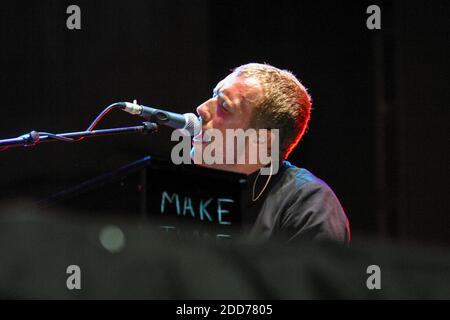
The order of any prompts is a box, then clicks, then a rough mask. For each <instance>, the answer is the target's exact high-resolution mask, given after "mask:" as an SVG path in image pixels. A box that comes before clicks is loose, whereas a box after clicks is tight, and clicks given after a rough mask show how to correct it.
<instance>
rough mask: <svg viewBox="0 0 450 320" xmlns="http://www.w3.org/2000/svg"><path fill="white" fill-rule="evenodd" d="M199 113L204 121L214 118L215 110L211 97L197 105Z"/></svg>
mask: <svg viewBox="0 0 450 320" xmlns="http://www.w3.org/2000/svg"><path fill="white" fill-rule="evenodd" d="M197 114H198V115H199V116H200V117H201V118H202V122H203V123H206V122H208V121H211V120H212V115H213V111H212V101H211V99H210V100H208V101H206V102H204V103H203V104H201V105H200V106H198V107H197Z"/></svg>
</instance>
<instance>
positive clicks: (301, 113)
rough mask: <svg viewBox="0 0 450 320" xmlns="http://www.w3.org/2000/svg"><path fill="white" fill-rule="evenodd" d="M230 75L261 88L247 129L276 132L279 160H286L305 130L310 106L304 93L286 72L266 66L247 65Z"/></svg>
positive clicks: (309, 98)
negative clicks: (278, 135)
mask: <svg viewBox="0 0 450 320" xmlns="http://www.w3.org/2000/svg"><path fill="white" fill-rule="evenodd" d="M233 72H234V73H236V74H237V75H238V76H243V77H245V78H253V79H256V80H257V81H258V82H259V84H260V85H261V87H262V89H263V97H262V98H261V99H260V100H259V101H257V103H256V104H257V105H256V106H255V108H254V110H253V114H252V119H251V122H250V123H251V126H252V127H254V128H255V129H262V128H265V129H279V130H280V131H279V133H280V151H281V156H282V158H283V159H286V158H287V157H288V156H289V154H290V153H291V151H292V150H293V149H294V148H295V147H296V146H297V144H298V143H299V142H300V140H301V139H302V137H303V134H304V133H305V131H306V128H307V126H308V122H309V118H310V114H311V104H312V103H311V97H310V95H309V94H308V91H307V89H306V88H305V87H304V86H303V85H302V84H301V83H300V81H299V80H298V79H297V78H296V77H295V76H294V75H293V74H292V73H291V72H290V71H287V70H280V69H278V68H275V67H273V66H271V65H268V64H259V63H249V64H245V65H242V66H240V67H238V68H236V69H234V70H233Z"/></svg>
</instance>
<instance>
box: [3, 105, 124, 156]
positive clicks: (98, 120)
mask: <svg viewBox="0 0 450 320" xmlns="http://www.w3.org/2000/svg"><path fill="white" fill-rule="evenodd" d="M114 108H121V109H122V108H123V104H121V103H113V104H111V105H109V106H107V107H106V108H105V109H103V111H102V112H100V114H99V115H98V116H97V117H96V118H95V119H94V121H92V123H91V124H90V125H89V127H88V128H87V129H86V131H92V130H94V128H95V127H96V126H97V124H98V123H99V122H100V120H102V118H103V117H104V116H105V115H106V114H107V113H108V112H110V111H111V110H112V109H114ZM37 133H38V134H39V138H40V137H41V136H48V137H50V138H53V139H56V140H59V141H64V142H76V141H81V140H83V139H84V137H80V138H78V139H73V138H67V137H62V136H60V135H57V134H54V133H50V132H39V131H38V132H37ZM24 136H29V134H27V135H23V136H20V137H24ZM39 138H38V139H36V141H35V143H38V142H39ZM9 148H10V147H9V146H6V147H0V152H2V151H5V150H7V149H9Z"/></svg>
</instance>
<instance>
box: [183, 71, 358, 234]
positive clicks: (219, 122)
mask: <svg viewBox="0 0 450 320" xmlns="http://www.w3.org/2000/svg"><path fill="white" fill-rule="evenodd" d="M310 112H311V98H310V96H309V94H308V93H307V91H306V89H305V87H304V86H303V85H302V84H301V83H300V82H299V80H297V78H296V77H295V76H294V75H293V74H292V73H290V72H289V71H286V70H280V69H278V68H275V67H273V66H270V65H267V64H257V63H250V64H246V65H242V66H240V67H238V68H236V69H235V70H234V71H233V72H232V73H231V74H230V75H228V76H227V77H226V78H225V79H223V80H222V81H220V82H219V83H218V84H217V86H216V87H215V89H214V93H213V97H212V98H210V99H209V100H207V101H205V102H204V103H203V104H202V105H200V106H199V107H198V108H197V113H198V114H199V116H200V117H201V120H202V132H201V133H200V134H198V135H197V136H195V137H194V138H193V140H192V144H193V148H192V152H191V156H192V157H193V160H194V163H197V164H200V165H204V166H208V167H212V168H217V169H221V170H228V171H234V172H239V173H244V174H246V175H248V181H249V188H248V199H247V205H246V207H247V211H246V215H249V216H250V217H253V218H252V220H251V221H253V223H252V226H251V229H250V235H251V236H252V237H254V238H257V239H267V238H271V237H276V238H282V239H284V240H287V241H289V242H291V241H296V240H304V239H309V240H333V241H338V242H343V243H347V242H349V240H350V229H349V224H348V220H347V217H346V215H345V213H344V210H343V209H342V207H341V205H340V203H339V200H338V199H337V198H336V195H335V194H334V193H333V191H332V190H331V188H330V187H329V186H328V185H327V184H326V183H325V182H323V181H322V180H320V179H318V178H317V177H315V176H314V175H313V174H312V173H311V172H309V171H308V170H306V169H303V168H298V167H296V166H294V165H292V164H290V163H289V162H288V161H286V158H287V157H288V156H289V154H290V152H291V151H292V150H293V149H294V148H295V147H296V146H297V144H298V143H299V142H300V140H301V138H302V136H303V134H304V133H305V130H306V128H307V125H308V121H309V118H310ZM250 129H251V130H253V131H256V132H259V133H260V132H263V134H262V135H261V134H259V135H258V139H246V140H245V146H244V147H243V148H242V150H243V154H244V156H243V159H244V161H238V159H237V157H238V154H239V152H235V153H233V156H231V157H230V156H229V155H230V150H231V151H236V150H235V149H236V148H237V149H238V148H239V146H237V145H236V141H235V139H233V141H230V139H229V138H228V140H227V132H228V131H230V130H234V131H236V130H238V131H240V132H242V131H245V130H250ZM208 132H213V133H214V132H216V133H217V132H218V133H222V135H221V136H222V137H223V139H224V141H223V144H221V145H223V146H226V147H224V148H223V152H222V153H221V155H220V157H223V159H224V161H216V162H213V163H212V162H211V161H204V160H205V159H204V158H205V154H204V153H205V150H207V148H208V145H210V144H211V143H214V141H215V140H217V139H211V138H210V137H209V138H208ZM274 132H276V135H274V134H273V133H274ZM210 136H214V137H217V135H214V134H212V135H210ZM275 140H276V142H277V143H274V142H275ZM216 142H217V141H216ZM267 143H268V144H269V152H270V155H271V156H270V161H269V163H264V162H263V161H261V158H259V157H258V158H257V161H250V158H251V156H250V154H251V153H252V152H253V154H256V153H257V152H256V151H255V150H256V149H257V148H258V146H261V144H266V145H267ZM230 146H231V148H230ZM215 152H218V151H217V150H215ZM227 153H228V157H227ZM215 156H216V157H215V158H216V159H217V154H216V155H215ZM230 159H231V160H232V161H230ZM226 160H227V161H226ZM263 170H265V171H264V173H263Z"/></svg>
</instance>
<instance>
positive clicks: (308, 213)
mask: <svg viewBox="0 0 450 320" xmlns="http://www.w3.org/2000/svg"><path fill="white" fill-rule="evenodd" d="M292 197H293V202H292V205H290V206H289V208H288V209H287V210H286V212H285V214H284V215H283V217H282V219H281V230H280V231H281V233H282V234H283V237H287V240H288V242H292V241H296V240H330V241H338V242H342V243H348V242H349V241H350V228H349V223H348V219H347V216H346V215H345V212H344V210H343V208H342V206H341V204H340V203H339V200H338V199H337V197H336V195H335V194H334V192H333V191H332V190H331V189H330V187H328V186H327V185H326V184H325V183H320V182H308V183H305V184H304V185H303V186H301V187H300V188H299V189H297V190H295V191H294V193H293V194H292Z"/></svg>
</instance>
